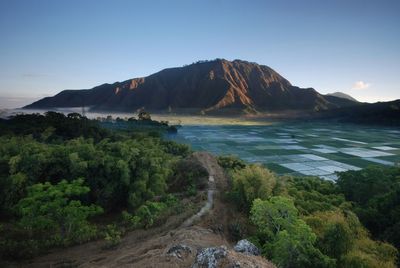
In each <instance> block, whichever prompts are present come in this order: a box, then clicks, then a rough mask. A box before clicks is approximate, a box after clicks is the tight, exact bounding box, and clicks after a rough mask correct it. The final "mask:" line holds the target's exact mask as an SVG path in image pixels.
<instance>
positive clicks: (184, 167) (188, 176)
mask: <svg viewBox="0 0 400 268" xmlns="http://www.w3.org/2000/svg"><path fill="white" fill-rule="evenodd" d="M207 185H208V172H207V170H206V169H205V168H204V167H203V166H202V165H201V164H200V163H199V162H198V161H194V160H190V159H183V160H180V161H177V162H176V163H175V164H174V166H173V174H172V175H171V176H170V177H169V181H168V186H169V189H168V190H169V191H170V192H186V193H188V194H189V195H194V194H196V192H197V189H200V190H204V189H205V188H206V187H207Z"/></svg>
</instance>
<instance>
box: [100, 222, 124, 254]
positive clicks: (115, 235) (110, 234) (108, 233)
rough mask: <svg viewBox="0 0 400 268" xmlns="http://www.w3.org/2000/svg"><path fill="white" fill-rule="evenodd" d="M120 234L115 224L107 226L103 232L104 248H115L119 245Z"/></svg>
mask: <svg viewBox="0 0 400 268" xmlns="http://www.w3.org/2000/svg"><path fill="white" fill-rule="evenodd" d="M121 235H122V232H121V231H120V230H119V229H118V227H117V226H116V225H115V224H109V225H107V226H106V230H105V231H104V240H105V241H106V245H105V248H107V249H111V248H115V247H116V246H118V245H119V244H120V243H121Z"/></svg>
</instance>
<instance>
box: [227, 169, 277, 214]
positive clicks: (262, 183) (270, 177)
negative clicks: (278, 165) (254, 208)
mask: <svg viewBox="0 0 400 268" xmlns="http://www.w3.org/2000/svg"><path fill="white" fill-rule="evenodd" d="M276 185H277V182H276V177H275V175H274V174H273V173H271V172H270V171H269V170H267V169H265V168H263V167H262V166H259V165H248V166H246V167H245V168H243V169H240V170H236V171H235V172H234V173H232V191H231V193H230V194H229V195H230V197H231V198H232V199H233V200H234V202H235V203H236V205H237V206H238V208H239V209H240V210H242V211H249V210H250V207H251V205H252V202H253V200H254V199H256V198H261V199H268V198H269V197H271V196H272V195H273V192H274V190H275V187H276Z"/></svg>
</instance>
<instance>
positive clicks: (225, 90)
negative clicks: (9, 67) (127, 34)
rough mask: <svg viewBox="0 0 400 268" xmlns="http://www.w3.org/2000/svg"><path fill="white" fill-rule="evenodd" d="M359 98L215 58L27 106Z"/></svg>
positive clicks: (180, 106) (297, 105)
mask: <svg viewBox="0 0 400 268" xmlns="http://www.w3.org/2000/svg"><path fill="white" fill-rule="evenodd" d="M352 104H353V105H355V104H356V103H354V102H352V101H350V100H347V102H344V101H343V99H341V98H336V97H332V96H330V99H329V100H328V99H327V98H326V97H325V96H323V95H321V94H319V93H318V92H317V91H316V90H314V89H313V88H299V87H296V86H293V85H292V84H291V83H290V82H289V81H288V80H286V79H285V78H283V77H282V76H281V75H280V74H278V73H277V72H276V71H274V70H273V69H271V68H270V67H268V66H265V65H259V64H256V63H252V62H247V61H242V60H234V61H227V60H224V59H216V60H213V61H206V62H198V63H194V64H191V65H188V66H184V67H179V68H169V69H165V70H162V71H160V72H158V73H155V74H152V75H150V76H148V77H145V78H135V79H129V80H126V81H123V82H116V83H113V84H103V85H100V86H97V87H94V88H92V89H83V90H64V91H62V92H60V93H59V94H57V95H55V96H54V97H47V98H44V99H41V100H39V101H37V102H34V103H32V104H31V105H28V106H26V107H25V108H32V109H33V108H36V109H44V108H46V109H47V108H54V107H82V106H86V107H91V108H92V109H93V110H106V111H128V112H133V111H135V110H136V109H138V108H141V107H144V108H146V109H147V110H150V111H172V112H175V113H179V112H180V111H181V112H190V111H192V112H203V113H216V112H223V111H225V112H227V111H242V112H243V111H247V112H248V111H255V110H257V111H283V110H285V111H286V110H310V111H314V110H324V109H329V108H337V107H341V106H343V105H352Z"/></svg>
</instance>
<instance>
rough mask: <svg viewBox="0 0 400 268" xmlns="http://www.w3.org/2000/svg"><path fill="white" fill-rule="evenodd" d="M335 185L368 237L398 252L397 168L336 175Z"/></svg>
mask: <svg viewBox="0 0 400 268" xmlns="http://www.w3.org/2000/svg"><path fill="white" fill-rule="evenodd" d="M337 185H338V186H339V188H340V191H341V192H342V193H343V194H344V195H345V197H346V199H347V200H349V201H352V202H353V204H354V211H355V213H356V214H357V216H358V217H359V218H360V221H361V222H362V223H363V224H364V225H365V226H366V227H367V229H368V230H369V231H370V232H371V233H372V235H373V236H374V237H377V238H378V239H381V240H385V241H388V242H391V243H393V244H394V245H395V246H396V247H397V248H400V224H399V222H400V168H399V167H393V168H384V167H377V166H371V167H368V168H366V169H363V170H360V171H349V172H344V173H339V179H338V181H337Z"/></svg>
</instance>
